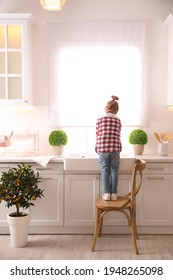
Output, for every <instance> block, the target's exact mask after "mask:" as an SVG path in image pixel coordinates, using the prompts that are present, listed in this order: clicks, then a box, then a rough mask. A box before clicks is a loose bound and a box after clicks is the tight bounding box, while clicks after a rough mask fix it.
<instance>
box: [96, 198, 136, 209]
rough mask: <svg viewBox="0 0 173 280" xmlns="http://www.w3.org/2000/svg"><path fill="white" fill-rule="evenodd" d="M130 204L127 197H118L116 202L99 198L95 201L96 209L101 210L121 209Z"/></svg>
mask: <svg viewBox="0 0 173 280" xmlns="http://www.w3.org/2000/svg"><path fill="white" fill-rule="evenodd" d="M129 202H130V198H129V197H123V196H118V198H117V200H104V199H103V198H102V197H101V196H99V197H98V198H97V199H96V207H97V208H99V209H103V210H109V209H110V210H111V209H112V210H113V209H121V208H123V207H125V206H127V205H128V204H129Z"/></svg>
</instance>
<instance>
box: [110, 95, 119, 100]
mask: <svg viewBox="0 0 173 280" xmlns="http://www.w3.org/2000/svg"><path fill="white" fill-rule="evenodd" d="M111 97H112V99H113V101H115V100H119V98H118V97H117V96H115V95H112V96H111Z"/></svg>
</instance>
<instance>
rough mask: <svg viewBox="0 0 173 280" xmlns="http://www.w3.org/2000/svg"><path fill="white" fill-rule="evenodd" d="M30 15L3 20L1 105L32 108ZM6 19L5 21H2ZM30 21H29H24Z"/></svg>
mask: <svg viewBox="0 0 173 280" xmlns="http://www.w3.org/2000/svg"><path fill="white" fill-rule="evenodd" d="M29 17H30V15H29V14H28V15H27V14H25V17H23V18H22V19H20V17H18V18H17V16H16V17H15V19H13V18H11V19H10V16H9V15H4V16H3V15H2V16H1V20H0V89H1V90H0V105H12V106H13V105H28V102H29V101H30V100H29V95H30V85H31V79H30V69H29V68H30V66H29V65H30V61H29V59H31V57H30V41H31V40H30V38H31V36H30V34H31V26H30V25H29V22H28V19H29ZM2 18H3V19H2ZM24 18H26V19H24Z"/></svg>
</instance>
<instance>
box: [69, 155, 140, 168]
mask: <svg viewBox="0 0 173 280" xmlns="http://www.w3.org/2000/svg"><path fill="white" fill-rule="evenodd" d="M134 160H135V159H134V157H132V156H128V155H127V154H122V155H121V160H120V172H121V171H131V170H132V168H133V164H134ZM64 170H65V171H92V172H93V171H100V165H99V160H98V155H97V154H70V155H69V156H67V157H65V158H64Z"/></svg>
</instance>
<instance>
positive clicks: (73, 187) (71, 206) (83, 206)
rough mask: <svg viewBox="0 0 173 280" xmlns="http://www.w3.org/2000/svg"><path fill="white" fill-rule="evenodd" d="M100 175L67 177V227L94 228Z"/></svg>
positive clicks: (72, 175)
mask: <svg viewBox="0 0 173 280" xmlns="http://www.w3.org/2000/svg"><path fill="white" fill-rule="evenodd" d="M98 195H99V175H97V174H96V175H95V174H66V175H65V209H64V211H65V224H64V225H65V226H91V225H92V226H93V225H94V223H95V200H96V198H97V196H98Z"/></svg>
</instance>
